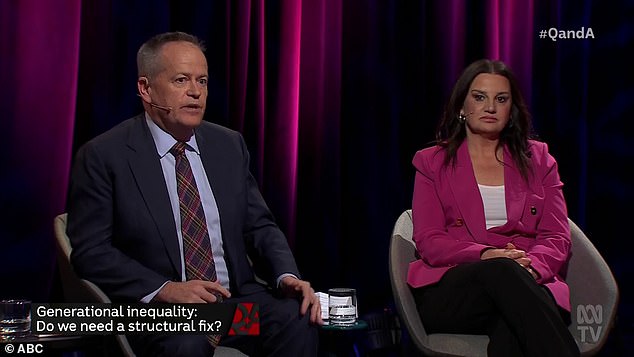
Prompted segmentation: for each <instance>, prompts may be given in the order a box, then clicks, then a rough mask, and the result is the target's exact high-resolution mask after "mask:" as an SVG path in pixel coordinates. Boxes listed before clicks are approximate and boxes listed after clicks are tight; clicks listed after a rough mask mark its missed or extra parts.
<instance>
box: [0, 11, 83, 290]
mask: <svg viewBox="0 0 634 357" xmlns="http://www.w3.org/2000/svg"><path fill="white" fill-rule="evenodd" d="M80 5H81V1H80V0H68V1H61V2H57V1H56V2H44V1H37V0H23V1H2V2H0V71H1V77H0V78H1V80H0V83H2V86H1V87H0V103H1V108H2V109H1V112H2V116H3V118H2V123H3V129H4V130H5V132H4V133H5V135H4V137H5V140H3V143H2V144H1V145H2V146H1V147H2V165H1V167H2V177H1V182H2V186H3V194H2V198H0V204H1V206H2V210H1V211H2V218H0V220H1V222H2V223H1V224H0V227H1V228H0V230H1V237H2V249H0V256H2V258H1V259H0V260H1V261H2V264H3V273H2V284H0V297H1V298H6V297H27V298H32V299H34V300H38V299H39V300H45V299H46V298H48V296H49V293H50V292H49V289H50V286H51V284H50V283H51V281H52V277H53V275H54V266H55V264H54V262H55V255H54V251H55V248H54V237H53V217H54V216H55V215H57V214H60V213H62V212H63V211H64V206H65V201H66V186H67V183H68V175H69V166H70V161H71V159H70V157H71V156H70V154H71V148H72V133H73V124H74V121H75V93H76V90H77V73H78V61H79V22H80ZM7 134H8V135H7ZM7 139H8V140H7ZM7 279H8V281H7ZM7 288H9V289H8V290H5V289H7Z"/></svg>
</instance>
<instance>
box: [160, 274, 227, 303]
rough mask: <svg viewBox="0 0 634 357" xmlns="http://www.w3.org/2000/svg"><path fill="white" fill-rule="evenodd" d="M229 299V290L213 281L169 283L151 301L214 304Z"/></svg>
mask: <svg viewBox="0 0 634 357" xmlns="http://www.w3.org/2000/svg"><path fill="white" fill-rule="evenodd" d="M228 297H231V293H229V290H227V289H225V288H223V287H222V285H220V284H219V283H217V282H215V281H205V280H189V281H182V282H180V281H179V282H176V281H170V282H168V283H167V284H165V286H163V288H162V289H161V290H159V292H158V294H156V296H155V297H154V299H152V301H155V302H168V303H201V304H203V303H215V302H219V300H220V302H221V301H222V300H223V299H224V298H228Z"/></svg>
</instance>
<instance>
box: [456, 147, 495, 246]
mask: <svg viewBox="0 0 634 357" xmlns="http://www.w3.org/2000/svg"><path fill="white" fill-rule="evenodd" d="M451 170H452V168H451V166H450V167H449V172H451ZM447 180H448V182H449V185H450V187H451V191H452V192H453V194H454V199H455V201H456V202H457V203H458V209H459V210H460V213H461V214H462V217H458V218H457V220H458V219H462V223H463V224H465V225H466V227H467V229H468V230H469V232H470V233H471V235H472V236H473V237H474V238H475V240H476V241H477V242H485V241H486V235H487V232H486V224H485V220H484V206H483V204H482V197H481V196H480V190H479V189H478V184H477V182H476V179H475V175H474V173H473V166H472V164H471V158H470V157H469V150H468V148H467V144H466V140H465V141H464V142H463V143H462V145H460V147H459V148H458V152H457V161H456V167H455V172H454V173H453V174H450V175H447Z"/></svg>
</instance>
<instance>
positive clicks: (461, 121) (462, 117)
mask: <svg viewBox="0 0 634 357" xmlns="http://www.w3.org/2000/svg"><path fill="white" fill-rule="evenodd" d="M458 121H459V122H460V124H464V123H465V122H466V121H467V117H466V116H465V115H464V114H462V113H460V114H458Z"/></svg>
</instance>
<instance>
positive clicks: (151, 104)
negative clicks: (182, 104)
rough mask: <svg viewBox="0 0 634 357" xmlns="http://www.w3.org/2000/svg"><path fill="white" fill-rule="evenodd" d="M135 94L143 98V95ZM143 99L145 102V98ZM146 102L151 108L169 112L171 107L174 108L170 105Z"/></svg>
mask: <svg viewBox="0 0 634 357" xmlns="http://www.w3.org/2000/svg"><path fill="white" fill-rule="evenodd" d="M137 96H138V97H140V98H141V99H143V97H141V95H140V94H137ZM143 101H144V102H146V101H145V99H143ZM146 103H147V104H149V105H150V106H151V107H152V108H156V109H161V110H164V111H166V112H171V111H172V109H174V108H172V107H166V106H162V105H158V104H154V103H151V102H146Z"/></svg>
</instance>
